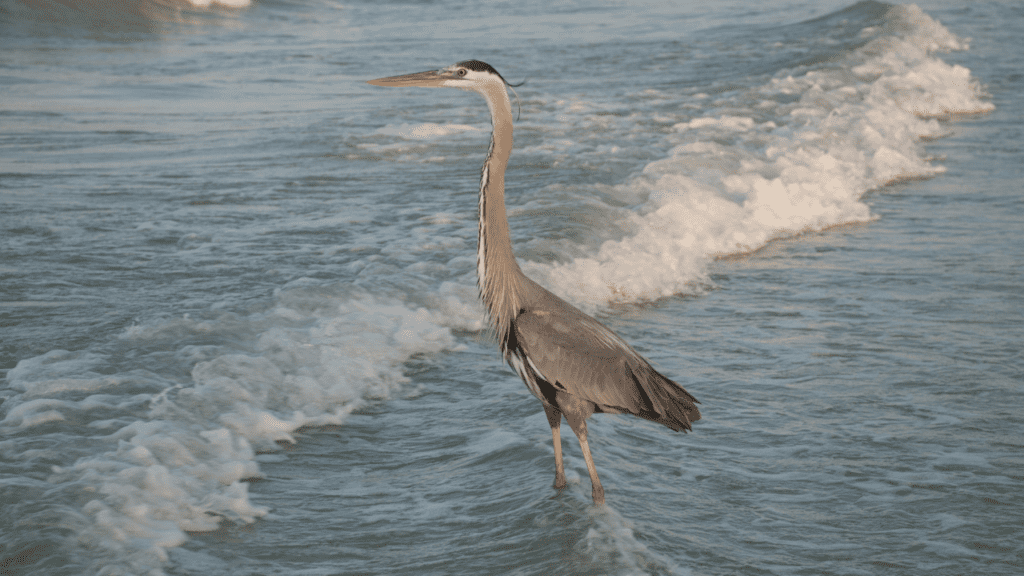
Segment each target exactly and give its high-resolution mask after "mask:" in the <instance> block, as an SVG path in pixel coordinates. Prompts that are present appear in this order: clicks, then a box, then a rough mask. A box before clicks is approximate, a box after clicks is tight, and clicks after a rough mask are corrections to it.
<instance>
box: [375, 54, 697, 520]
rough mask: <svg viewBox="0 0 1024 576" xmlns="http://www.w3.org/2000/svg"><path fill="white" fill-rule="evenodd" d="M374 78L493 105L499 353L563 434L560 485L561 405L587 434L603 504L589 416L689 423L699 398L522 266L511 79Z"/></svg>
mask: <svg viewBox="0 0 1024 576" xmlns="http://www.w3.org/2000/svg"><path fill="white" fill-rule="evenodd" d="M369 84H373V85H375V86H397V87H408V86H418V87H425V88H430V87H445V88H460V89H462V90H471V91H473V92H477V93H479V94H480V95H481V96H483V97H484V99H485V100H486V101H487V107H488V109H490V112H491V126H492V132H491V146H490V149H489V150H488V151H487V159H486V160H485V161H484V167H483V170H482V174H481V178H480V213H479V217H480V225H479V243H478V246H477V283H478V286H479V288H480V297H481V298H482V299H483V302H484V305H485V306H486V307H487V312H488V315H489V317H490V321H491V324H492V326H493V327H494V329H495V334H496V335H497V338H498V344H499V345H500V347H501V353H502V355H503V356H504V358H505V360H506V361H507V362H508V363H509V365H510V366H512V368H513V369H515V371H516V372H517V373H518V374H519V376H520V377H521V378H522V379H523V382H525V383H526V387H527V388H529V389H530V392H532V393H533V395H534V396H536V397H537V398H539V399H540V401H541V402H542V403H543V404H544V414H546V415H547V418H548V424H550V425H551V437H552V440H553V441H554V444H555V488H563V487H565V468H564V466H563V464H562V442H561V437H560V435H559V427H560V426H561V423H562V415H563V414H564V415H565V419H566V420H567V421H568V422H569V427H570V428H572V431H573V432H574V433H575V434H576V437H577V438H579V441H580V448H581V449H582V450H583V458H584V460H586V462H587V471H588V472H589V473H590V481H591V484H592V487H593V488H592V492H591V494H592V495H593V497H594V503H595V504H603V503H604V488H602V487H601V481H600V480H599V479H598V478H597V468H595V466H594V458H593V457H592V456H591V454H590V446H589V445H588V444H587V418H589V417H590V416H591V415H592V414H595V413H602V412H604V413H610V414H622V413H626V414H633V415H635V416H640V417H641V418H646V419H647V420H652V421H654V422H657V423H659V424H664V425H665V426H668V427H669V428H671V429H673V430H675V431H679V430H683V431H686V430H690V423H691V422H695V421H697V420H699V419H700V411H698V410H697V406H696V405H695V404H699V402H697V399H696V398H694V397H693V396H691V395H690V394H689V392H687V391H686V390H684V389H683V387H682V386H680V385H678V384H676V383H675V382H673V381H671V380H669V379H668V378H666V377H665V376H662V375H661V374H660V373H658V371H657V370H655V369H654V368H653V367H651V365H650V363H648V362H647V360H645V359H644V358H643V357H642V356H640V354H638V353H637V352H636V350H633V348H632V347H630V345H629V344H626V342H624V341H623V340H622V339H621V338H619V337H618V336H617V335H616V334H615V333H614V332H612V331H611V330H609V329H608V328H606V327H605V326H604V325H603V324H601V323H600V322H598V321H597V320H595V319H593V318H591V317H590V316H588V315H586V314H584V313H583V312H581V311H580V310H578V309H576V308H575V307H573V306H572V305H571V304H569V303H568V302H565V301H564V300H562V299H561V298H559V297H558V296H555V295H554V294H552V293H551V292H548V291H547V290H545V289H544V288H543V287H541V286H540V285H539V284H537V283H536V282H534V281H533V280H530V279H529V278H527V277H526V275H525V274H523V272H522V271H521V270H520V269H519V264H518V263H517V262H516V259H515V256H514V255H513V254H512V242H511V240H510V239H509V231H508V219H507V218H506V216H505V167H506V166H507V165H508V157H509V154H511V152H512V105H511V102H510V101H509V98H508V91H507V86H508V82H506V81H505V79H504V78H502V76H501V74H498V71H497V70H495V69H494V68H492V67H491V66H490V65H489V64H487V63H484V62H481V61H479V60H466V61H464V62H459V63H458V64H454V65H452V66H449V67H447V68H444V69H442V70H430V71H427V72H418V73H416V74H406V75H404V76H390V77H387V78H378V79H376V80H370V81H369Z"/></svg>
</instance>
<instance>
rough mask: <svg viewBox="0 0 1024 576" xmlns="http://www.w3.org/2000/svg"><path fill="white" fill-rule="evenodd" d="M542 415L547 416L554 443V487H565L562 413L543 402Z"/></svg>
mask: <svg viewBox="0 0 1024 576" xmlns="http://www.w3.org/2000/svg"><path fill="white" fill-rule="evenodd" d="M544 415H545V416H547V417H548V425H549V426H551V440H552V442H554V444H555V488H559V489H561V488H565V465H564V464H562V434H561V432H560V431H559V428H560V427H561V426H562V413H561V412H560V411H559V410H558V408H555V407H554V406H550V405H548V404H547V403H545V404H544Z"/></svg>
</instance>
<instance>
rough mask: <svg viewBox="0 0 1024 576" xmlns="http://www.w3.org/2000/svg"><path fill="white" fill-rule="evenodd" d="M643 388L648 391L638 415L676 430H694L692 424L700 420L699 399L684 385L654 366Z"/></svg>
mask: <svg viewBox="0 0 1024 576" xmlns="http://www.w3.org/2000/svg"><path fill="white" fill-rule="evenodd" d="M646 376H647V378H645V380H646V382H643V384H641V389H643V391H644V392H646V393H647V399H646V400H648V401H647V402H645V403H644V404H645V405H646V406H645V407H644V408H642V409H641V410H639V411H638V413H636V415H637V416H640V417H641V418H645V419H647V420H651V421H652V422H657V423H658V424H662V425H664V426H667V427H669V428H671V429H673V430H675V431H676V432H679V431H684V432H688V431H690V430H692V427H691V424H692V423H693V422H696V421H697V420H700V410H698V409H697V404H700V402H698V401H697V399H696V398H694V397H693V396H692V395H691V394H690V393H689V392H687V391H686V390H685V389H684V388H683V387H682V386H680V385H679V384H676V383H675V382H673V381H672V380H669V379H668V378H666V377H665V376H663V375H661V374H660V373H659V372H658V371H656V370H654V369H653V368H651V369H650V373H649V374H647V375H646Z"/></svg>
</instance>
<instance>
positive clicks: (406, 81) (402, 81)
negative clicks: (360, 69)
mask: <svg viewBox="0 0 1024 576" xmlns="http://www.w3.org/2000/svg"><path fill="white" fill-rule="evenodd" d="M449 79H451V76H450V75H446V74H443V73H440V72H438V71H437V70H428V71H426V72H417V73H415V74H405V75H403V76H388V77H387V78H377V79H376V80H367V81H366V83H367V84H373V85H374V86H397V87H402V86H421V87H425V88H435V87H438V86H443V85H444V82H445V81H446V80H449Z"/></svg>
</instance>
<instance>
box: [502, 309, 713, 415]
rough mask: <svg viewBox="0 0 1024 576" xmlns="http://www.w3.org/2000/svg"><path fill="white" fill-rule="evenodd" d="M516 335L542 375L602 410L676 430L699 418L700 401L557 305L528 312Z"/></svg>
mask: <svg viewBox="0 0 1024 576" xmlns="http://www.w3.org/2000/svg"><path fill="white" fill-rule="evenodd" d="M512 330H513V331H515V337H516V340H517V344H518V346H519V347H520V348H521V351H522V354H523V356H525V358H527V359H528V362H529V363H530V364H531V367H532V368H533V370H534V371H536V372H537V373H538V375H539V376H540V377H541V378H543V379H544V380H545V381H547V382H548V383H549V384H551V385H552V386H554V387H555V388H556V389H558V390H562V391H564V392H566V393H568V394H572V395H574V396H577V397H580V398H583V399H586V400H589V401H590V402H593V403H594V404H596V405H597V407H598V409H599V411H602V412H612V413H621V412H626V413H629V414H634V415H636V416H640V417H642V418H646V419H648V420H653V421H655V422H658V423H660V424H664V425H665V426H668V427H669V428H672V429H673V430H681V429H687V430H688V429H689V428H690V422H694V421H696V420H698V419H700V412H699V411H698V410H697V407H696V406H695V403H697V400H696V399H695V398H694V397H693V396H691V395H690V394H689V393H688V392H687V391H686V390H684V389H683V388H682V387H681V386H679V385H678V384H676V383H675V382H673V381H672V380H669V379H668V378H666V377H665V376H663V375H661V374H660V373H659V372H658V371H657V370H655V369H654V368H653V367H651V365H650V364H649V363H648V362H647V360H645V359H644V358H643V357H642V356H640V354H638V353H637V352H636V351H635V350H633V348H632V347H630V346H629V345H628V344H626V342H624V341H623V340H622V339H621V338H619V337H618V336H617V335H616V334H615V333H614V332H612V331H611V330H609V329H608V328H606V327H605V326H604V325H603V324H601V323H600V322H598V321H597V320H595V319H593V318H591V317H590V316H588V315H586V314H584V313H583V312H581V311H579V310H577V309H576V308H574V307H572V306H570V305H569V304H567V303H565V302H562V301H560V300H559V301H557V302H552V303H550V306H545V307H544V308H538V309H532V310H524V311H523V312H522V313H520V314H519V315H518V316H517V317H516V318H515V320H514V321H513V326H512Z"/></svg>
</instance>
